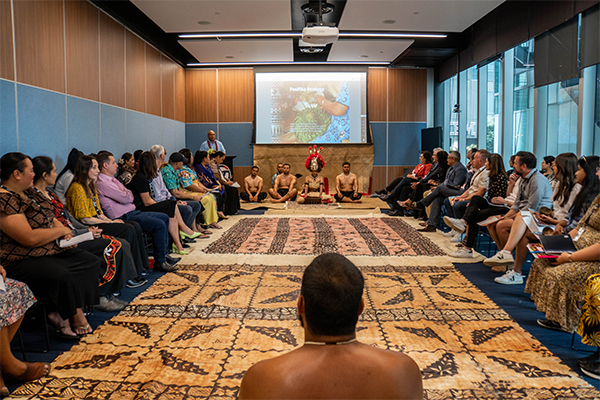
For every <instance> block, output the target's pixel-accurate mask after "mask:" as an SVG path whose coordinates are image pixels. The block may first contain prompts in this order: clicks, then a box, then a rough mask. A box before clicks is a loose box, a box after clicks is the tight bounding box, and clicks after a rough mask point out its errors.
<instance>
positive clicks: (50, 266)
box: [0, 146, 225, 391]
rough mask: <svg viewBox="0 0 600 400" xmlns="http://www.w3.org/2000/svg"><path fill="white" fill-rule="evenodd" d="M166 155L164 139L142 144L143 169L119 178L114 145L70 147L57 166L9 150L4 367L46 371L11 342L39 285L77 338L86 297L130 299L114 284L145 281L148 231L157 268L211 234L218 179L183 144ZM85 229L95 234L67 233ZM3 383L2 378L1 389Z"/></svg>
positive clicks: (91, 302) (112, 306) (91, 300)
mask: <svg viewBox="0 0 600 400" xmlns="http://www.w3.org/2000/svg"><path fill="white" fill-rule="evenodd" d="M184 150H185V149H184ZM157 154H158V157H157ZM165 157H166V155H165V151H164V148H162V146H153V148H152V151H148V152H142V154H141V157H140V163H139V170H138V171H136V172H135V174H133V175H132V176H131V177H130V179H129V182H128V184H127V186H125V185H124V184H123V183H122V182H121V181H120V180H119V179H117V178H115V174H116V173H117V171H118V169H119V167H118V164H117V162H116V160H115V158H114V156H113V155H112V154H111V153H109V152H107V151H101V152H99V153H98V154H96V155H84V154H82V153H81V152H79V151H78V150H77V149H73V151H72V152H71V154H70V155H69V163H68V165H67V168H65V170H63V172H62V173H61V174H60V175H59V174H57V171H56V167H55V165H54V163H53V161H52V159H50V158H49V157H45V156H38V157H35V158H34V159H31V158H30V157H28V156H26V155H24V154H22V153H8V154H5V155H4V156H2V158H1V161H0V163H1V166H0V172H1V186H0V229H1V233H2V235H1V245H0V265H2V266H3V268H1V269H0V272H1V273H2V275H3V278H7V282H9V284H8V289H9V293H12V295H10V296H9V295H7V296H6V299H7V300H8V301H7V302H3V303H2V308H3V311H4V312H3V314H2V320H0V326H4V328H2V329H0V332H1V336H2V344H1V348H2V350H1V352H0V355H1V356H2V371H4V372H5V373H6V374H8V375H10V376H13V377H17V378H20V379H25V380H30V379H37V378H39V377H40V376H43V375H45V374H46V373H47V372H48V365H46V364H44V363H23V362H21V361H18V360H17V359H16V358H14V356H12V353H11V352H10V346H9V345H8V344H10V341H11V340H12V338H13V337H14V334H15V332H16V330H17V329H18V326H19V324H20V322H21V320H22V316H23V313H24V311H25V310H26V309H27V308H28V307H29V306H30V305H31V304H32V302H33V295H35V298H36V299H37V300H38V301H39V302H40V303H41V304H42V305H43V306H44V308H45V310H46V311H47V316H48V320H49V323H50V324H52V325H53V326H55V328H56V334H57V335H59V336H60V337H62V338H67V339H75V340H76V339H78V338H79V337H81V336H82V335H85V334H88V333H91V332H92V328H91V326H90V325H89V323H88V322H87V320H86V317H85V314H84V312H83V309H84V307H87V306H95V307H96V309H97V310H101V311H118V310H121V309H123V308H124V307H125V305H126V303H125V302H123V301H121V300H119V299H118V298H117V297H116V296H115V295H114V294H117V293H119V292H120V290H121V289H123V288H124V287H125V286H127V287H137V286H141V285H144V284H145V283H146V282H147V281H146V279H145V278H144V277H143V276H144V275H147V274H148V271H149V267H150V263H149V258H148V253H147V250H146V246H145V241H144V238H143V236H142V234H143V233H146V234H147V235H148V236H150V237H151V238H152V250H153V256H154V257H153V258H154V262H153V264H154V270H155V271H162V272H174V271H177V267H176V266H175V265H173V264H174V263H175V262H176V259H175V258H173V257H171V256H170V254H169V253H179V254H187V251H185V250H184V246H185V247H189V244H187V243H189V242H193V241H194V240H195V239H199V238H207V237H208V234H210V233H211V232H210V230H209V229H221V227H220V225H219V224H218V220H219V217H220V216H221V217H225V216H224V215H223V214H222V212H218V211H217V202H218V201H217V198H219V191H218V188H213V189H212V190H211V189H209V188H207V187H205V186H203V185H202V183H199V182H198V177H197V176H196V173H195V172H193V171H192V172H190V173H189V174H185V173H182V171H183V166H184V165H183V164H184V163H183V161H184V159H185V157H184V156H183V155H182V154H181V153H179V152H177V153H173V154H172V155H171V157H170V159H169V162H167V163H164V162H163V161H164V159H165ZM206 158H207V159H208V157H206ZM203 163H205V164H207V160H203ZM159 168H160V169H159ZM208 174H209V173H208V172H206V174H205V175H204V176H206V175H208ZM121 175H124V174H119V177H121ZM57 178H59V179H57ZM186 180H189V181H190V182H192V185H194V188H195V191H193V190H185V189H182V187H187V188H188V189H189V186H190V185H187V184H186V183H185V182H186ZM57 181H58V182H60V183H61V184H60V185H59V184H58V182H57ZM59 195H60V196H61V197H62V198H63V199H64V200H63V201H61V199H60V198H59ZM177 196H180V197H183V198H185V199H186V200H185V201H183V200H178V198H177ZM222 197H223V196H221V199H222ZM204 205H206V206H204ZM201 212H202V214H200V213H201ZM219 214H220V215H219ZM84 234H85V235H88V236H90V237H89V238H88V240H85V241H81V242H80V243H78V244H77V245H70V243H69V242H68V241H69V240H70V239H73V238H75V237H77V236H80V235H84ZM63 241H64V242H66V243H63ZM169 243H172V248H170V247H169ZM31 292H32V293H33V295H32V294H31ZM17 311H19V312H17ZM21 311H22V312H21ZM5 389H6V388H5V387H4V385H3V384H2V385H0V391H4V390H5Z"/></svg>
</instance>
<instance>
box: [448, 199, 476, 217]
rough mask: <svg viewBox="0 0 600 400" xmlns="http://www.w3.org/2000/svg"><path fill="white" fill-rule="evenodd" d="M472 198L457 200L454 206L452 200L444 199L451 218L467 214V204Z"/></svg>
mask: <svg viewBox="0 0 600 400" xmlns="http://www.w3.org/2000/svg"><path fill="white" fill-rule="evenodd" d="M469 201H470V200H463V201H457V202H456V203H454V205H453V206H451V205H450V200H449V199H445V200H444V206H445V207H446V214H447V215H448V216H449V217H450V218H458V219H460V218H462V217H463V215H465V211H467V205H468V204H469Z"/></svg>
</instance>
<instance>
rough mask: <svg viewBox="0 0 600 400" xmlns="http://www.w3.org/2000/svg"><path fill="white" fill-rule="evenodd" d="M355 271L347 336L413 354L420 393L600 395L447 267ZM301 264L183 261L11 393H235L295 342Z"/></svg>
mask: <svg viewBox="0 0 600 400" xmlns="http://www.w3.org/2000/svg"><path fill="white" fill-rule="evenodd" d="M361 269H362V271H363V274H364V275H365V285H366V290H365V306H366V308H365V311H364V313H363V314H362V316H361V318H360V321H359V323H358V327H357V337H358V339H359V340H360V341H361V342H363V343H366V344H369V345H372V346H376V347H379V348H383V349H390V350H392V351H403V352H405V353H406V354H408V355H409V356H411V357H412V358H413V359H414V360H415V361H416V362H417V364H418V365H419V368H420V369H421V371H422V375H423V387H424V397H425V398H426V399H486V400H487V399H525V398H527V399H556V398H572V399H575V398H577V399H594V398H596V399H597V398H598V397H599V396H600V393H599V392H598V391H597V390H596V389H594V388H593V387H592V386H591V385H589V384H588V383H587V382H585V381H584V380H582V379H580V378H579V377H578V375H577V373H575V372H574V371H572V370H571V369H569V368H568V367H567V366H565V365H564V364H563V363H562V362H561V360H560V359H558V358H557V357H555V356H553V355H552V354H551V353H550V352H549V351H548V350H547V349H546V348H545V347H544V346H542V345H541V344H540V343H539V342H538V341H537V340H536V339H534V338H533V337H532V336H531V335H530V334H529V333H527V332H526V331H524V330H523V329H522V328H521V327H520V326H519V325H518V324H516V323H515V322H514V321H513V320H511V319H510V317H509V316H508V314H506V313H505V312H504V311H503V310H502V309H500V308H499V307H498V306H496V305H495V304H494V303H493V302H491V301H490V300H489V299H488V298H487V297H486V296H485V295H484V294H483V293H481V292H480V291H479V290H478V289H477V288H476V287H474V286H473V285H472V284H471V283H470V282H469V281H468V280H467V279H465V278H464V276H462V275H461V274H460V273H459V272H458V271H456V270H455V269H454V268H453V267H450V266H447V267H428V266H418V267H398V266H396V267H393V266H389V265H381V266H371V267H362V268H361ZM302 271H303V267H302V266H264V265H256V266H250V265H220V266H219V265H187V266H185V265H183V266H181V270H180V271H179V272H177V273H170V274H166V275H164V276H163V277H162V278H160V279H159V280H158V281H157V282H156V283H155V284H154V285H152V286H151V287H150V288H148V289H147V290H146V291H145V292H143V293H142V294H141V295H140V296H138V298H136V299H135V300H134V301H133V302H132V303H131V304H130V305H128V306H127V308H126V309H125V310H124V311H122V312H121V313H120V314H119V315H118V316H116V317H114V318H113V319H111V320H110V321H107V322H106V323H105V324H104V325H102V326H101V327H99V328H97V329H96V330H95V331H94V332H93V333H92V334H90V335H88V336H86V337H84V338H83V339H82V340H81V342H80V343H79V344H77V345H75V346H74V347H73V348H72V349H71V350H70V351H69V352H66V353H63V354H62V355H60V356H59V357H58V358H57V359H56V360H55V361H54V363H53V364H52V371H51V373H50V375H49V376H48V377H46V378H43V379H40V380H38V381H33V382H29V383H27V384H25V385H24V386H21V387H20V388H18V389H17V390H16V391H15V392H14V395H15V396H18V397H20V398H28V399H50V398H51V399H57V398H60V399H83V398H89V399H158V398H160V399H190V400H193V399H234V398H236V395H237V392H238V388H239V384H240V381H241V378H242V377H243V375H244V372H245V371H246V370H247V369H248V368H249V367H250V366H251V365H253V364H255V363H256V362H258V361H260V360H263V359H267V358H272V357H274V356H277V355H279V354H282V353H284V352H287V351H290V350H292V349H293V348H295V347H297V346H300V345H302V342H303V331H302V329H301V327H300V325H299V323H298V321H297V314H296V309H295V304H296V299H297V297H298V293H299V291H300V282H301V276H302ZM357 362H359V360H357ZM325 372H326V371H325Z"/></svg>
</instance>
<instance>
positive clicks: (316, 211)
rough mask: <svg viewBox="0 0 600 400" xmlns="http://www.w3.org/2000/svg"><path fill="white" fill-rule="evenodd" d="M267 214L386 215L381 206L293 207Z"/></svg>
mask: <svg viewBox="0 0 600 400" xmlns="http://www.w3.org/2000/svg"><path fill="white" fill-rule="evenodd" d="M265 215H295V216H300V215H302V216H307V215H319V216H338V215H339V216H349V215H353V216H354V215H362V216H365V217H366V216H371V217H372V216H375V215H377V216H385V214H382V213H381V210H380V209H379V208H375V209H362V210H361V209H356V210H351V209H347V208H341V207H340V208H338V209H326V210H322V209H318V208H314V209H292V210H267V211H265Z"/></svg>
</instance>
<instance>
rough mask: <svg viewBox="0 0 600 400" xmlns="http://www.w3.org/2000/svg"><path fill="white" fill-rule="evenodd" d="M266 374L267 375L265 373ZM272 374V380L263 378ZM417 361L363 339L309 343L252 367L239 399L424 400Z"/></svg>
mask: <svg viewBox="0 0 600 400" xmlns="http://www.w3.org/2000/svg"><path fill="white" fill-rule="evenodd" d="M261 377H262V378H261ZM265 377H268V378H267V379H264V378H265ZM422 396H423V387H422V383H421V373H420V371H419V368H418V367H417V365H416V363H415V362H414V361H413V360H412V359H411V358H410V357H408V356H406V355H404V354H402V353H395V352H392V351H387V350H381V349H377V348H374V347H372V346H368V345H365V344H362V343H358V342H354V343H349V344H344V345H330V346H321V345H310V344H305V345H304V346H302V347H300V348H299V349H296V350H294V351H292V352H290V353H287V354H285V355H283V356H280V357H277V358H274V359H271V360H266V361H262V362H260V363H258V364H256V365H255V366H253V367H252V368H250V369H249V370H248V372H247V373H246V375H245V377H244V381H243V384H242V387H241V389H240V399H421V398H422Z"/></svg>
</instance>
